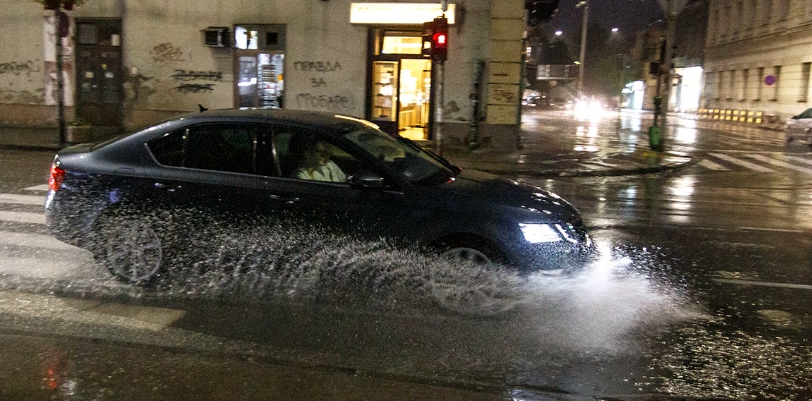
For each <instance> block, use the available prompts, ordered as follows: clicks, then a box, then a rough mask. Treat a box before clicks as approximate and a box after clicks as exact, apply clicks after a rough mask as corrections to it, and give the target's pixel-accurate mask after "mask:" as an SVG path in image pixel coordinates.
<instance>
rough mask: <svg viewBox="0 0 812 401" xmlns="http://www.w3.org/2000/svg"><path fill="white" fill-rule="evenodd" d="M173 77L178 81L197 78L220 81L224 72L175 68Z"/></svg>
mask: <svg viewBox="0 0 812 401" xmlns="http://www.w3.org/2000/svg"><path fill="white" fill-rule="evenodd" d="M172 78H175V80H176V81H194V80H197V79H199V80H202V81H220V80H222V79H223V73H222V72H220V71H186V70H175V73H174V74H172Z"/></svg>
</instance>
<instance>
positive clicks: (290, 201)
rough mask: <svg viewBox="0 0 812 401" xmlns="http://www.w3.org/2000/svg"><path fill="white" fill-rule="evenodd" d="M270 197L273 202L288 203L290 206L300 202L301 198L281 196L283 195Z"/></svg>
mask: <svg viewBox="0 0 812 401" xmlns="http://www.w3.org/2000/svg"><path fill="white" fill-rule="evenodd" d="M269 197H270V198H271V200H273V201H277V202H284V203H286V204H288V205H292V204H294V203H296V202H298V201H299V198H297V197H295V196H281V195H274V194H271V195H270V196H269Z"/></svg>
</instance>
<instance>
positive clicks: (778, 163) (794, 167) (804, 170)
mask: <svg viewBox="0 0 812 401" xmlns="http://www.w3.org/2000/svg"><path fill="white" fill-rule="evenodd" d="M747 156H748V157H750V158H751V159H756V160H758V161H762V162H764V163H769V164H772V165H775V166H781V167H784V168H787V169H790V170H795V171H800V172H802V173H807V174H812V168H808V167H802V166H797V165H795V164H791V163H787V162H785V161H781V160H775V159H772V158H769V157H767V156H763V155H747Z"/></svg>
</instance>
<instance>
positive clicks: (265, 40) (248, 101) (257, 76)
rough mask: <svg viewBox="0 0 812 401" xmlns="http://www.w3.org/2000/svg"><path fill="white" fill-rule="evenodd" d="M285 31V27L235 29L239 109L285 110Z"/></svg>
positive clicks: (236, 99)
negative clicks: (283, 108)
mask: <svg viewBox="0 0 812 401" xmlns="http://www.w3.org/2000/svg"><path fill="white" fill-rule="evenodd" d="M284 28H285V27H284V26H281V25H237V26H236V27H235V28H234V41H235V45H236V46H235V47H236V48H237V49H236V50H235V52H234V57H235V61H234V64H235V66H234V68H235V70H236V71H235V72H236V73H235V74H234V75H235V78H236V79H235V80H234V81H235V85H236V86H237V87H236V88H235V91H234V93H235V99H234V105H235V106H236V107H260V108H274V109H279V108H282V107H284V104H285V78H284V77H285V75H284V73H285V53H284V47H285V29H284Z"/></svg>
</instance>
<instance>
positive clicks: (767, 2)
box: [761, 0, 773, 25]
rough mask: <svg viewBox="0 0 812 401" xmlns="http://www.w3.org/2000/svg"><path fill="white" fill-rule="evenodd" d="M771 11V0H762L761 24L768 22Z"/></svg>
mask: <svg viewBox="0 0 812 401" xmlns="http://www.w3.org/2000/svg"><path fill="white" fill-rule="evenodd" d="M772 13H773V0H764V11H763V12H762V14H761V16H762V20H761V24H762V25H767V24H769V23H770V19H771V18H772Z"/></svg>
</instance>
